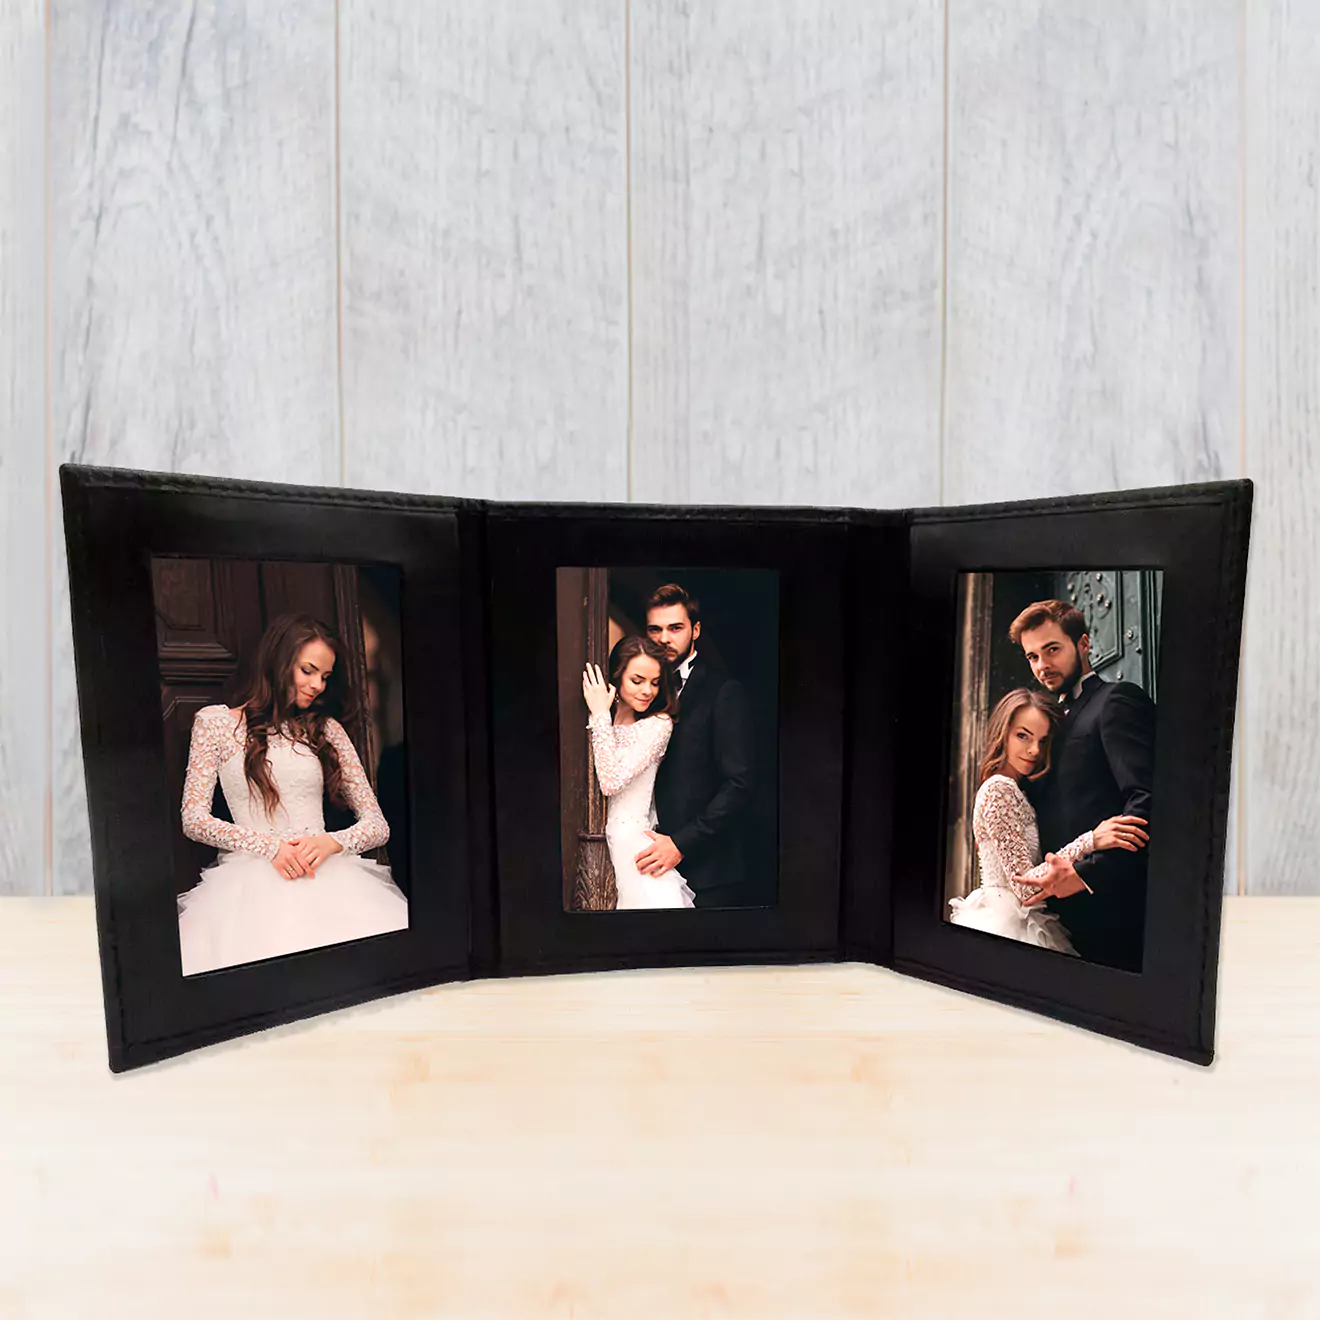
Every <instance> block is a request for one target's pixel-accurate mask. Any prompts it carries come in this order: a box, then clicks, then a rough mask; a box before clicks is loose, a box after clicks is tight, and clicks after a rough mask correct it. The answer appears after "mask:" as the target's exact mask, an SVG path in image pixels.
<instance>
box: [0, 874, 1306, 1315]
mask: <svg viewBox="0 0 1320 1320" xmlns="http://www.w3.org/2000/svg"><path fill="white" fill-rule="evenodd" d="M1318 947H1320V901H1316V900H1315V899H1284V898H1278V899H1269V898H1250V899H1233V900H1229V902H1228V907H1227V912H1226V919H1225V936H1224V958H1223V966H1222V973H1221V978H1220V1027H1219V1038H1218V1050H1219V1057H1218V1059H1217V1061H1216V1063H1215V1064H1214V1066H1213V1067H1212V1068H1209V1069H1203V1068H1199V1067H1197V1066H1195V1065H1193V1064H1187V1063H1181V1062H1178V1061H1175V1060H1170V1059H1166V1058H1163V1057H1160V1056H1157V1055H1154V1054H1150V1053H1147V1052H1145V1051H1142V1050H1138V1049H1135V1048H1132V1047H1129V1046H1125V1045H1122V1044H1119V1043H1116V1042H1114V1041H1110V1040H1106V1039H1103V1038H1101V1037H1098V1036H1093V1035H1089V1034H1087V1033H1084V1032H1082V1031H1078V1030H1074V1029H1072V1028H1068V1027H1063V1026H1059V1025H1056V1024H1054V1023H1052V1022H1048V1021H1045V1020H1042V1019H1040V1018H1037V1017H1034V1016H1031V1015H1029V1014H1027V1013H1023V1012H1019V1011H1016V1010H1013V1009H1007V1008H1001V1007H999V1006H996V1005H992V1004H986V1003H982V1002H980V1001H978V1000H975V999H971V998H967V997H965V996H963V995H960V994H957V993H954V992H952V991H947V990H943V989H940V988H936V987H932V986H928V985H925V984H922V983H921V982H919V981H915V980H910V979H907V978H904V977H901V976H896V975H894V974H892V973H889V972H885V971H881V970H878V969H875V968H871V967H865V966H858V965H855V964H849V965H843V966H836V967H805V968H781V969H773V968H772V969H717V970H695V971H663V972H613V973H602V974H597V975H592V976H565V977H558V978H538V979H533V980H502V981H490V982H484V983H478V984H472V985H460V986H447V987H437V988H435V989H432V990H427V991H420V992H416V993H412V994H408V995H404V996H401V997H399V998H397V999H393V1000H387V1001H384V1002H381V1003H376V1004H371V1005H365V1006H362V1007H359V1008H355V1009H349V1010H346V1011H343V1012H340V1013H335V1014H331V1015H329V1016H327V1017H323V1018H320V1019H317V1020H314V1021H312V1022H309V1023H305V1024H300V1025H297V1026H292V1027H285V1028H279V1029H276V1030H274V1031H269V1032H266V1033H263V1034H261V1035H258V1036H255V1037H248V1038H247V1039H245V1040H242V1041H237V1042H232V1043H230V1044H226V1045H221V1046H217V1047H213V1048H211V1049H207V1050H204V1051H201V1052H199V1053H196V1054H193V1055H190V1056H186V1057H184V1058H182V1059H177V1060H173V1061H170V1062H168V1063H165V1064H160V1065H157V1066H154V1067H151V1068H148V1069H145V1070H142V1071H139V1072H135V1073H129V1074H125V1075H123V1076H119V1077H115V1076H113V1075H112V1074H111V1073H110V1072H109V1071H108V1070H107V1068H106V1063H105V1047H104V1040H103V1034H102V1016H101V1002H100V988H99V978H98V972H97V962H96V939H95V931H94V924H93V914H92V905H91V901H90V899H85V898H63V899H6V900H0V1033H2V1038H0V1141H2V1142H3V1154H2V1156H0V1187H2V1188H3V1192H2V1193H0V1215H2V1216H3V1220H2V1222H0V1315H2V1316H6V1317H8V1316H16V1317H23V1318H24V1320H26V1318H27V1317H37V1316H40V1317H46V1316H59V1317H66V1316H69V1317H77V1316H97V1317H102V1316H107V1315H109V1316H117V1315H131V1316H133V1317H135V1318H137V1320H141V1318H142V1317H152V1316H169V1317H172V1318H175V1317H183V1316H187V1317H189V1320H194V1318H195V1317H202V1316H225V1317H234V1316H264V1315H279V1316H285V1317H297V1316H315V1317H317V1318H318V1320H337V1318H338V1317H346V1318H347V1317H352V1320H360V1318H361V1317H367V1316H370V1317H378V1316H409V1317H411V1316H518V1317H522V1316H563V1317H569V1316H572V1317H596V1316H600V1317H628V1318H629V1320H634V1318H635V1317H639V1316H652V1315H654V1316H664V1317H679V1316H712V1317H715V1316H755V1317H788V1316H794V1317H796V1316H804V1317H830V1316H866V1317H874V1316H882V1315H884V1316H903V1317H907V1316H939V1317H961V1316H982V1315H1006V1316H1007V1315H1011V1316H1034V1315H1045V1314H1049V1315H1051V1316H1064V1317H1074V1316H1113V1315H1115V1314H1123V1315H1126V1316H1138V1315H1166V1316H1197V1317H1205V1316H1226V1317H1227V1316H1231V1317H1234V1320H1244V1318H1250V1317H1271V1318H1275V1317H1277V1318H1279V1320H1283V1318H1285V1317H1294V1316H1297V1317H1302V1316H1315V1315H1320V1137H1318V1136H1317V1113H1316V1111H1317V1100H1318V1099H1320V1013H1318V1012H1317V1010H1318V1008H1320V993H1318V992H1320V957H1317V948H1318Z"/></svg>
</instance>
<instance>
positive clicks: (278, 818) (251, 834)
mask: <svg viewBox="0 0 1320 1320" xmlns="http://www.w3.org/2000/svg"><path fill="white" fill-rule="evenodd" d="M325 734H326V740H327V741H328V742H329V743H330V744H331V745H332V746H333V747H334V749H335V751H336V753H337V754H338V756H339V768H340V774H341V778H342V781H343V788H344V797H345V800H346V801H347V803H348V805H349V806H350V807H351V808H352V810H353V812H354V814H355V815H356V816H357V817H358V820H357V824H356V825H353V826H351V827H350V828H348V829H345V830H337V831H335V832H334V833H332V834H331V836H330V837H331V838H333V839H334V840H335V841H336V842H338V843H339V845H340V846H341V847H342V848H343V850H344V851H345V852H346V853H363V852H366V851H367V850H368V849H371V848H378V847H380V846H381V845H382V844H384V843H385V841H386V840H387V839H388V838H389V833H390V831H389V826H388V824H387V823H386V821H385V817H384V815H383V814H382V812H381V810H380V805H379V803H378V802H377V801H376V795H375V794H374V793H373V792H372V791H371V784H370V782H369V781H368V779H367V775H366V771H365V770H364V769H363V767H362V762H361V761H360V760H359V759H358V754H357V751H356V750H355V748H354V747H353V742H352V740H351V739H350V738H349V736H348V734H347V732H346V731H345V729H344V727H343V725H341V724H340V723H339V721H338V720H335V719H328V720H326V723H325ZM246 741H247V724H246V721H245V720H244V719H243V717H242V716H241V715H236V714H235V713H234V712H233V711H231V710H230V709H229V708H228V707H227V706H206V707H203V709H202V710H200V711H198V712H197V715H196V717H195V718H194V720H193V730H192V743H191V747H190V749H189V753H188V771H187V775H186V776H185V779H184V792H183V819H182V823H183V832H184V833H185V834H186V835H187V836H188V837H189V838H190V839H196V840H198V841H199V842H201V843H207V844H210V845H211V846H212V847H215V848H220V849H224V850H226V851H238V852H250V853H256V854H258V855H259V856H262V857H274V856H275V853H276V852H277V851H278V849H279V845H280V843H281V842H282V841H284V840H286V839H296V838H301V837H303V836H305V835H312V834H324V833H325V832H326V831H325V815H324V812H323V809H322V801H323V796H324V787H325V779H324V775H323V773H322V770H321V759H320V757H318V756H317V754H316V753H315V752H314V751H313V750H312V749H311V748H310V747H309V746H308V745H307V744H306V743H304V742H300V741H296V740H295V739H293V738H291V737H289V736H288V735H287V734H283V733H281V734H278V735H272V736H271V737H270V739H269V741H268V744H267V748H266V759H267V763H268V764H269V767H270V774H271V779H272V780H273V781H274V784H275V787H276V788H277V789H278V791H279V799H280V800H279V804H278V806H276V808H275V809H274V811H273V812H272V811H270V810H268V809H267V807H266V804H265V802H264V801H263V799H262V797H261V794H260V793H258V792H257V791H256V790H255V789H254V788H252V786H251V785H250V784H249V783H248V780H247V776H246V774H245V772H244V768H243V760H244V755H243V754H244V747H245V745H246ZM217 779H218V780H219V783H220V787H221V790H222V791H223V792H224V795H225V802H226V803H227V804H228V806H229V810H230V813H231V815H232V816H233V817H234V820H233V823H232V824H231V823H230V822H229V821H224V820H220V819H219V818H218V817H216V816H213V815H212V814H211V798H212V795H213V794H214V792H215V785H216V781H217Z"/></svg>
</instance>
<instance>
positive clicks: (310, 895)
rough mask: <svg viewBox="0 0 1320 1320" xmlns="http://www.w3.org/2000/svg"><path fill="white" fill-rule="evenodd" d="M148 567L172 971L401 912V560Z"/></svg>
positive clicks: (359, 929) (297, 942)
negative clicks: (369, 564)
mask: <svg viewBox="0 0 1320 1320" xmlns="http://www.w3.org/2000/svg"><path fill="white" fill-rule="evenodd" d="M152 567H153V588H154V596H155V603H156V612H157V639H158V661H159V664H160V669H161V693H162V712H163V717H164V721H165V728H166V745H167V762H168V769H169V773H170V777H171V780H172V781H173V780H176V779H181V783H179V784H178V797H177V798H176V800H177V801H179V802H180V803H181V807H180V815H179V836H178V838H179V844H178V847H177V848H176V857H177V859H178V863H179V866H178V870H179V874H180V885H179V893H178V900H177V903H178V930H179V949H180V961H181V966H182V971H183V974H184V975H185V976H194V975H197V974H199V973H201V972H209V971H215V970H218V969H221V968H227V967H235V966H239V965H241V964H246V963H252V962H257V961H260V960H262V959H266V958H272V957H279V956H282V955H285V954H289V953H293V952H296V951H300V950H306V949H315V948H323V947H325V946H328V945H332V944H339V943H343V942H346V941H349V940H357V939H363V938H366V937H369V936H374V935H381V934H385V933H388V932H392V931H399V930H404V929H406V928H407V926H408V899H407V897H406V896H405V893H404V891H403V890H402V889H401V888H400V885H399V883H398V880H397V879H396V876H395V875H394V874H393V873H392V869H391V866H390V865H389V860H388V854H387V853H386V851H385V849H386V846H387V845H388V844H390V842H391V841H392V840H397V842H396V843H395V849H394V851H395V854H396V855H400V856H401V855H402V854H403V852H404V851H405V849H404V841H405V840H406V832H404V831H403V830H398V831H397V832H396V830H395V829H392V828H391V824H390V821H389V818H388V816H387V813H386V811H385V810H382V805H381V804H382V800H384V802H385V803H386V804H387V805H388V807H389V811H390V814H391V815H394V816H395V818H396V823H397V824H399V825H401V824H402V821H400V820H399V819H398V817H399V816H400V815H401V814H402V807H403V800H404V792H403V782H402V764H403V762H402V756H403V750H404V748H403V741H402V718H401V683H400V681H399V663H398V660H399V644H398V642H399V636H398V634H399V630H398V610H397V602H398V582H397V574H395V573H393V572H391V571H385V570H381V571H373V570H367V569H356V568H351V567H345V566H341V565H312V564H307V565H303V564H275V563H260V564H257V563H249V564H245V563H239V562H234V561H210V560H183V559H178V560H168V559H163V558H162V559H156V560H154V561H153V565H152ZM329 620H333V621H334V623H333V624H332V623H331V622H330V621H329ZM185 732H186V762H185V751H184V735H185Z"/></svg>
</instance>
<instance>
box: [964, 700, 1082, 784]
mask: <svg viewBox="0 0 1320 1320" xmlns="http://www.w3.org/2000/svg"><path fill="white" fill-rule="evenodd" d="M1023 706H1030V707H1031V708H1032V709H1033V710H1038V711H1040V713H1041V714H1042V715H1044V716H1045V718H1046V719H1047V720H1048V721H1049V725H1050V736H1049V741H1048V742H1046V744H1045V755H1044V757H1043V758H1042V759H1041V766H1040V769H1039V770H1037V771H1036V773H1035V774H1033V775H1028V776H1027V778H1028V779H1029V780H1031V781H1035V780H1037V779H1040V778H1042V777H1043V776H1045V775H1047V774H1048V773H1049V770H1050V749H1051V747H1052V746H1053V743H1054V738H1055V735H1056V734H1057V733H1058V732H1059V729H1060V727H1061V726H1062V724H1063V716H1062V715H1061V714H1060V713H1059V703H1058V702H1057V701H1051V700H1050V698H1049V697H1047V696H1046V695H1045V694H1044V693H1043V692H1041V691H1040V690H1039V689H1038V688H1014V689H1013V691H1012V692H1010V693H1009V694H1008V695H1007V696H1006V697H1004V698H1002V699H1001V700H1000V702H999V705H997V706H996V707H995V708H994V711H993V712H992V713H991V715H990V727H989V729H987V730H986V738H985V743H986V746H985V755H984V756H983V757H982V758H981V777H980V778H979V779H978V780H977V781H976V782H977V783H978V784H984V783H985V781H986V780H987V779H989V778H990V776H991V775H997V774H999V772H1000V771H1001V770H1003V768H1004V765H1005V764H1006V763H1007V761H1008V730H1009V727H1010V726H1011V725H1012V723H1013V716H1014V715H1016V714H1017V713H1018V711H1020V710H1021V709H1022V707H1023Z"/></svg>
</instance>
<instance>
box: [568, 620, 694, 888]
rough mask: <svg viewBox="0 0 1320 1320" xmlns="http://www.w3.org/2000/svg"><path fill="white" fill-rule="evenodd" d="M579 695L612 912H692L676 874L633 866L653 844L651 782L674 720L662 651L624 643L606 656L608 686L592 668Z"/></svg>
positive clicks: (634, 641)
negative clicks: (605, 801) (603, 804)
mask: <svg viewBox="0 0 1320 1320" xmlns="http://www.w3.org/2000/svg"><path fill="white" fill-rule="evenodd" d="M582 695H583V697H584V698H585V700H586V703H587V709H588V710H589V711H590V712H591V718H590V720H589V721H588V722H587V728H588V729H589V730H590V731H591V752H592V758H593V759H594V761H595V764H596V780H597V782H598V783H599V784H600V790H601V792H602V793H604V794H605V796H606V797H607V798H609V808H608V810H607V811H606V815H605V841H606V843H607V844H608V845H609V850H610V861H611V862H612V863H613V865H614V879H615V882H616V884H617V886H618V891H619V901H618V903H617V904H616V905H615V906H616V909H624V908H690V907H693V906H695V901H694V898H693V894H692V890H691V889H690V888H689V887H688V885H687V882H686V881H685V880H684V879H683V877H682V876H681V875H680V874H679V873H678V872H677V871H666V872H665V873H664V874H663V875H660V876H650V875H642V874H641V873H640V872H639V871H638V870H637V863H636V860H635V859H636V857H637V854H638V853H640V852H642V851H643V850H644V849H646V848H649V847H650V846H651V843H652V839H651V838H650V836H649V835H648V834H647V833H646V831H647V830H654V829H655V825H656V816H655V776H656V771H657V770H659V768H660V762H661V761H662V760H663V759H664V755H665V749H666V748H667V747H668V746H669V737H670V734H672V733H673V731H674V718H675V716H676V715H677V713H678V696H677V694H676V693H675V691H674V679H673V669H672V667H671V665H670V663H669V659H668V654H667V652H666V651H665V649H664V648H663V647H662V646H660V645H658V644H657V643H656V642H653V641H651V639H650V638H649V637H625V638H623V640H622V641H620V642H618V643H617V644H616V645H615V647H614V650H613V651H611V652H610V677H609V682H608V683H607V682H606V681H605V676H604V675H603V674H602V673H601V671H600V666H599V665H591V664H589V665H587V667H586V669H585V670H583V673H582ZM616 698H617V703H616ZM611 708H613V709H614V715H613V718H611V716H610V710H611Z"/></svg>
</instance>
